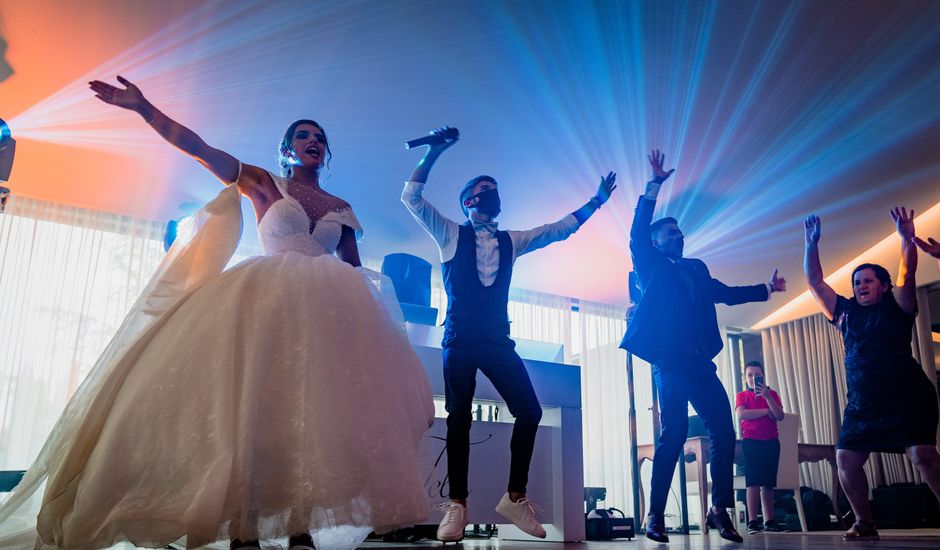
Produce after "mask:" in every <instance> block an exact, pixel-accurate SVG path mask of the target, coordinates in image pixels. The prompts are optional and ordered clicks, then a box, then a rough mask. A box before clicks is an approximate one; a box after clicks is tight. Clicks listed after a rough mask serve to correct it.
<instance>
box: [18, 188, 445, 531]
mask: <svg viewBox="0 0 940 550" xmlns="http://www.w3.org/2000/svg"><path fill="white" fill-rule="evenodd" d="M272 177H273V178H274V180H275V182H276V183H277V185H278V187H279V189H280V190H281V193H282V195H283V196H284V199H282V200H279V201H277V202H275V203H274V204H273V205H272V206H271V207H270V209H269V210H268V211H267V213H266V214H265V216H264V217H263V219H262V220H261V221H260V222H259V225H258V232H259V236H260V239H261V243H262V246H263V247H264V249H265V252H266V255H265V256H260V257H255V258H251V259H248V260H246V261H244V262H242V263H240V264H238V265H237V266H235V267H233V268H231V269H228V270H226V271H224V272H223V271H222V270H223V267H224V266H225V265H226V263H227V262H228V260H229V259H230V258H231V255H232V253H233V251H234V250H235V246H236V245H237V242H238V240H239V237H240V234H241V207H240V202H241V201H240V197H239V196H238V192H237V189H236V187H235V186H234V185H231V186H229V187H227V188H226V189H225V190H223V191H222V192H221V193H220V194H219V196H218V197H217V198H216V199H215V200H213V201H212V202H211V203H209V204H208V205H206V207H205V208H203V209H202V210H201V211H200V212H198V213H197V214H196V215H195V216H194V217H193V222H192V225H191V226H190V227H188V228H181V235H180V237H179V238H178V242H177V243H175V244H174V245H173V247H172V248H171V249H170V251H169V252H168V254H167V257H166V259H165V260H164V261H163V263H162V264H161V266H160V268H159V269H158V272H157V274H156V275H155V276H154V278H153V279H152V281H151V283H150V284H149V285H148V288H147V289H146V290H145V292H144V294H143V295H142V296H141V298H140V299H139V301H138V303H137V304H136V305H135V306H134V309H133V310H132V312H131V313H130V314H129V315H128V317H127V319H126V320H125V322H124V324H123V325H122V327H121V329H120V330H119V331H118V334H117V335H116V336H115V338H114V340H113V341H112V342H111V343H110V344H109V346H108V348H107V350H106V351H105V353H104V355H103V356H102V357H101V358H100V359H99V361H98V363H97V364H96V366H95V368H94V369H93V370H92V372H91V374H90V375H89V376H88V378H87V379H86V380H85V382H84V383H83V384H82V386H81V387H80V388H79V390H78V391H77V392H76V394H75V396H74V397H73V398H72V400H71V401H70V402H69V404H68V406H67V407H66V409H65V412H64V413H63V415H62V418H61V419H60V420H59V422H58V424H57V425H56V427H55V429H54V430H53V432H52V434H51V435H50V437H49V439H48V441H47V442H46V444H45V446H44V447H43V450H42V451H41V452H40V455H39V457H38V458H37V460H36V462H35V463H34V465H33V466H32V467H31V468H30V470H29V471H28V472H27V474H26V477H25V478H24V480H23V482H22V483H21V484H20V485H19V486H18V487H17V488H16V489H15V490H14V492H13V493H12V494H11V495H10V496H9V498H8V499H7V500H6V501H5V502H4V503H3V504H2V505H0V548H4V549H6V548H34V547H35V548H102V547H108V546H111V545H114V544H116V543H120V542H123V541H127V542H129V543H131V544H134V545H138V546H147V547H162V546H164V545H166V544H169V543H172V542H174V541H177V542H178V543H179V541H180V539H183V538H184V537H185V539H184V542H183V543H184V544H186V546H188V547H199V546H203V545H207V544H210V543H213V542H214V541H220V540H225V541H227V539H229V538H233V537H239V538H242V539H252V538H260V539H262V542H264V539H269V540H270V539H277V538H282V537H286V536H288V535H292V534H297V533H301V532H306V531H307V530H308V529H309V530H312V531H313V532H314V539H315V541H316V542H317V547H318V548H321V549H326V548H352V547H355V546H357V545H358V544H359V543H360V542H362V540H363V539H364V538H365V536H366V535H367V534H368V533H369V531H370V530H373V529H374V530H376V531H378V532H382V531H384V530H387V529H390V528H394V527H397V526H402V525H411V524H415V523H418V522H420V521H422V520H424V519H425V518H426V517H427V516H428V513H429V505H428V499H427V497H426V494H425V492H424V490H423V479H422V476H421V472H420V468H421V460H420V458H419V446H420V445H421V441H422V439H423V437H424V434H425V431H426V430H427V428H428V426H429V425H430V423H431V422H432V421H433V415H434V409H433V404H432V400H431V391H430V387H429V385H428V381H427V378H426V377H425V374H424V370H423V368H422V365H421V363H420V361H419V359H418V358H417V356H416V355H415V353H414V352H413V350H412V349H411V347H410V345H409V343H408V340H407V337H406V336H405V334H404V331H403V330H402V324H401V318H400V311H396V309H395V308H397V303H391V302H393V300H394V297H393V296H392V297H391V298H389V296H388V295H387V294H384V292H388V290H389V289H390V288H391V285H390V282H388V281H387V279H386V280H382V278H381V275H379V274H377V273H375V272H371V271H368V270H365V269H362V268H353V267H351V266H350V265H349V264H346V263H344V262H342V261H340V260H339V259H337V258H336V257H334V256H333V254H332V252H333V250H335V248H336V246H337V244H338V242H339V239H340V235H341V232H342V226H343V225H346V226H348V227H351V228H352V229H354V230H355V231H356V232H357V235H358V234H359V232H360V226H359V223H358V221H357V220H356V217H355V215H354V214H353V213H352V211H351V210H350V209H349V208H346V209H344V210H340V211H335V212H330V213H328V214H326V215H325V216H323V217H322V218H321V219H319V220H317V221H316V224H315V227H314V230H313V231H312V233H311V232H310V229H309V228H310V225H311V222H310V219H309V217H308V215H307V213H306V212H305V211H304V209H303V208H302V207H301V206H300V204H299V203H298V202H297V201H296V200H295V199H294V198H293V197H291V196H290V195H288V194H287V186H286V181H285V180H283V179H281V178H278V177H276V176H273V175H272ZM186 229H188V230H189V233H188V234H184V233H185V230H186ZM380 287H384V289H383V288H380ZM37 518H38V519H37ZM37 531H38V535H37ZM39 537H41V541H40V540H39ZM226 544H227V542H226Z"/></svg>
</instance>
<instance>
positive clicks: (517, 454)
mask: <svg viewBox="0 0 940 550" xmlns="http://www.w3.org/2000/svg"><path fill="white" fill-rule="evenodd" d="M477 370H480V371H481V372H483V374H484V375H485V376H486V377H487V378H489V379H490V382H492V383H493V386H494V387H495V388H496V391H497V392H499V395H500V396H501V397H502V398H503V401H505V402H506V405H508V407H509V412H510V413H511V414H512V415H513V416H514V417H515V418H516V422H515V424H514V425H513V429H512V440H511V441H510V445H509V448H510V452H511V455H512V458H511V460H510V466H509V487H508V490H509V491H510V492H518V493H525V491H526V484H527V483H528V481H529V462H530V461H531V460H532V449H533V447H534V446H535V433H536V431H537V430H538V427H539V420H541V419H542V407H541V405H539V400H538V398H537V397H536V395H535V390H533V389H532V382H531V381H530V380H529V373H528V372H527V371H526V369H525V364H523V362H522V359H521V358H520V357H519V354H517V353H516V350H515V342H513V341H512V340H510V339H509V338H502V339H499V340H497V341H495V342H474V343H472V344H468V343H462V344H456V343H451V344H448V345H446V346H444V386H445V399H446V403H445V408H446V409H447V476H448V478H449V480H450V498H454V499H463V498H467V495H468V493H469V491H468V489H467V470H468V467H469V462H470V424H471V422H472V420H473V417H472V407H473V393H474V391H475V390H476V374H477Z"/></svg>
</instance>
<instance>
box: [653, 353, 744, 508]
mask: <svg viewBox="0 0 940 550" xmlns="http://www.w3.org/2000/svg"><path fill="white" fill-rule="evenodd" d="M715 372H716V367H715V364H714V363H712V362H711V361H710V360H706V359H697V358H689V357H684V358H670V359H669V360H667V361H663V362H659V363H657V364H654V365H653V376H654V379H655V381H656V386H657V388H658V392H659V407H660V414H661V419H662V433H661V434H660V436H659V441H658V443H657V445H656V452H655V454H654V455H653V477H652V483H651V485H652V487H651V489H650V513H651V514H657V515H659V516H660V517H662V514H663V513H664V511H665V509H666V497H667V496H668V494H669V487H670V486H671V485H672V478H673V475H674V474H675V471H676V462H677V461H678V460H679V457H680V455H681V454H682V450H683V447H684V446H685V441H686V439H687V438H688V431H689V415H688V404H689V403H691V404H692V407H693V408H694V409H695V411H696V412H697V413H698V415H699V417H701V418H702V420H704V422H705V427H706V429H707V430H708V435H709V437H710V438H711V450H710V452H709V461H710V462H711V466H710V470H711V478H712V505H713V506H715V507H718V508H732V507H734V492H733V490H732V481H733V475H734V474H733V468H734V445H735V432H734V422H733V420H732V415H731V402H730V401H729V400H728V394H727V393H726V392H725V388H724V386H722V385H721V381H720V380H719V379H718V376H717V375H716V374H715ZM698 459H699V460H702V457H698Z"/></svg>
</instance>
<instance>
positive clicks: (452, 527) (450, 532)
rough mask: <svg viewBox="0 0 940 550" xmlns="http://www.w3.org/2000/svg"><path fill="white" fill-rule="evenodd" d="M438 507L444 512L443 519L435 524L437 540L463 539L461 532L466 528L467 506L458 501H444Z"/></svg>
mask: <svg viewBox="0 0 940 550" xmlns="http://www.w3.org/2000/svg"><path fill="white" fill-rule="evenodd" d="M438 509H439V510H441V511H442V512H444V519H442V520H441V524H440V525H438V526H437V540H441V541H445V542H451V541H458V540H463V532H464V529H466V528H467V507H466V506H464V505H463V504H460V503H459V502H444V503H442V504H441V505H440V506H438Z"/></svg>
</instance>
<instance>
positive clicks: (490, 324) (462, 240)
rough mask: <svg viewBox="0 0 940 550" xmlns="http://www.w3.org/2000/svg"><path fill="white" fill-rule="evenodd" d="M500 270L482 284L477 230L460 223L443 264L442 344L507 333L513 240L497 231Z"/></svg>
mask: <svg viewBox="0 0 940 550" xmlns="http://www.w3.org/2000/svg"><path fill="white" fill-rule="evenodd" d="M496 242H497V243H499V271H498V272H497V274H496V280H495V281H494V282H493V284H492V285H490V286H483V283H482V282H480V276H479V274H478V272H477V242H476V233H475V232H474V230H473V226H472V225H471V224H470V222H467V223H465V224H463V225H461V226H460V232H459V233H458V236H457V251H456V253H454V257H453V258H451V259H450V261H447V262H445V263H444V264H443V266H442V271H443V275H444V290H445V291H447V316H446V317H445V319H444V342H443V345H444V346H449V345H461V344H469V343H473V342H474V341H477V340H480V339H486V340H500V339H503V338H506V337H508V336H509V314H508V312H507V309H508V307H509V281H510V280H511V279H512V254H513V250H512V240H510V238H509V234H508V233H506V232H505V231H497V232H496Z"/></svg>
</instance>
